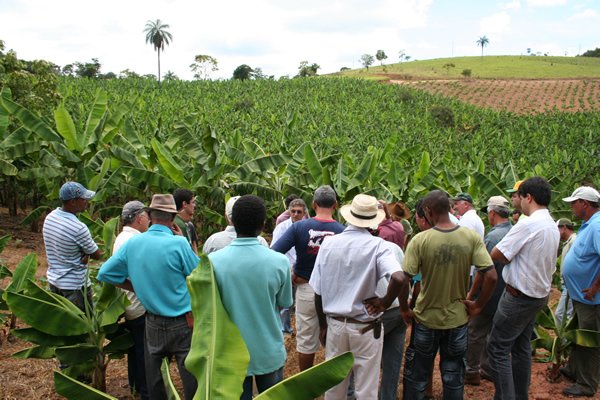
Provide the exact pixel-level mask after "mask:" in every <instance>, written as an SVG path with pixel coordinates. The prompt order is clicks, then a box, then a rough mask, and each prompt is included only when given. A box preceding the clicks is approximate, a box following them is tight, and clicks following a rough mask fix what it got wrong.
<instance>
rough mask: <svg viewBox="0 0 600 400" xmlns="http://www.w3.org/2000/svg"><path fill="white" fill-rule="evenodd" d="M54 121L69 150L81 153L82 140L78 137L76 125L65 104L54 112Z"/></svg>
mask: <svg viewBox="0 0 600 400" xmlns="http://www.w3.org/2000/svg"><path fill="white" fill-rule="evenodd" d="M54 121H55V122H56V130H57V131H58V133H59V134H60V135H61V136H62V137H63V139H64V140H65V144H66V145H67V147H68V148H69V150H71V151H77V152H78V153H80V152H81V148H82V145H81V139H80V138H79V136H78V133H77V129H76V128H75V123H74V122H73V119H72V118H71V115H70V114H69V112H68V111H67V109H66V108H65V106H64V104H61V105H59V106H58V108H57V109H56V110H54Z"/></svg>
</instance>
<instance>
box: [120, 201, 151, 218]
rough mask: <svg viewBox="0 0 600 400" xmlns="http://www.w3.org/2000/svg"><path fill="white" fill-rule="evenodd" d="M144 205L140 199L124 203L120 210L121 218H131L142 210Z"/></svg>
mask: <svg viewBox="0 0 600 400" xmlns="http://www.w3.org/2000/svg"><path fill="white" fill-rule="evenodd" d="M144 208H146V206H145V205H144V203H142V202H141V201H137V200H133V201H129V202H127V203H125V205H124V206H123V211H121V217H122V218H132V217H134V216H136V215H137V214H139V213H140V211H143V210H144Z"/></svg>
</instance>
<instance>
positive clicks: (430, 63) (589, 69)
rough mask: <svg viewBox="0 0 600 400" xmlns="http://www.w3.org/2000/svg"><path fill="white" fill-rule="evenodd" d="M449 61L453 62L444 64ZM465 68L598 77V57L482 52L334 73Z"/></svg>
mask: <svg viewBox="0 0 600 400" xmlns="http://www.w3.org/2000/svg"><path fill="white" fill-rule="evenodd" d="M449 63H452V64H454V65H455V66H454V67H450V68H444V65H446V64H449ZM465 69H470V70H471V77H472V78H485V79H490V78H498V79H565V78H599V77H600V58H597V57H544V56H484V57H483V58H482V57H455V58H437V59H433V60H422V61H408V62H403V63H398V64H389V65H384V66H372V67H370V68H369V69H368V70H366V69H356V70H350V71H344V72H339V73H336V75H338V76H350V77H355V78H370V79H373V78H372V77H373V76H381V75H382V74H387V75H401V76H402V78H400V79H406V78H412V79H415V78H427V79H432V78H433V79H459V78H463V76H462V75H461V73H462V71H463V70H465Z"/></svg>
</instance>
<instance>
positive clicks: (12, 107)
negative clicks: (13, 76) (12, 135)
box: [0, 96, 61, 142]
mask: <svg viewBox="0 0 600 400" xmlns="http://www.w3.org/2000/svg"><path fill="white" fill-rule="evenodd" d="M0 103H2V106H4V108H5V109H6V110H7V111H8V112H9V113H10V114H11V115H13V116H14V117H15V118H17V119H18V120H19V121H20V122H21V123H22V124H23V126H25V127H26V128H27V129H29V130H30V131H32V132H34V133H35V134H37V135H38V136H40V137H41V138H42V139H44V140H47V141H49V142H60V141H61V138H60V136H59V135H58V134H57V133H56V132H54V131H53V130H52V128H51V127H49V126H48V125H47V124H46V123H45V122H44V121H43V120H42V119H41V118H40V117H38V116H36V115H35V114H34V113H33V112H31V111H29V110H28V109H27V108H25V107H23V106H21V105H20V104H18V103H15V102H14V101H12V100H10V99H8V98H6V97H4V96H3V97H1V98H0Z"/></svg>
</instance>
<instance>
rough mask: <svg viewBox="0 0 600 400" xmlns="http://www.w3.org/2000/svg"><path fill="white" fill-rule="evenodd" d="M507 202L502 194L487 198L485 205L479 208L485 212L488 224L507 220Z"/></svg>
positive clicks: (494, 224)
mask: <svg viewBox="0 0 600 400" xmlns="http://www.w3.org/2000/svg"><path fill="white" fill-rule="evenodd" d="M508 207H509V202H508V200H506V199H505V198H504V197H502V196H492V197H490V198H489V200H488V202H487V205H486V206H485V207H483V208H482V209H481V211H482V212H484V213H486V214H487V216H488V220H489V221H490V225H492V226H496V225H498V224H500V223H503V222H507V221H508V213H509V209H508Z"/></svg>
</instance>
